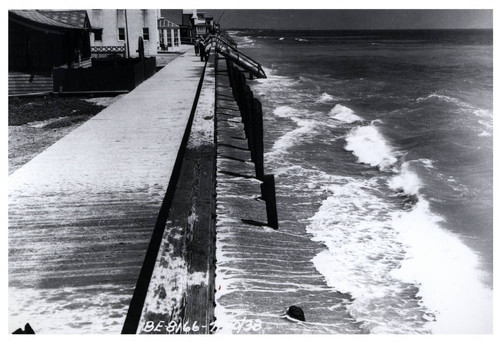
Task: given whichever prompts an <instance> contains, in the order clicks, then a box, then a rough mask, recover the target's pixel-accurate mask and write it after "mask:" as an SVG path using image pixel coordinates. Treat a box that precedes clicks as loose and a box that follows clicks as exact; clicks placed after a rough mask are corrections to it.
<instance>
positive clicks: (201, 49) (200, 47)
mask: <svg viewBox="0 0 500 342" xmlns="http://www.w3.org/2000/svg"><path fill="white" fill-rule="evenodd" d="M207 45H208V44H207V42H206V41H205V39H204V38H203V37H197V38H196V39H195V41H194V53H195V54H196V56H198V54H199V55H200V60H201V61H202V62H203V61H204V60H206V59H207V58H208V51H207Z"/></svg>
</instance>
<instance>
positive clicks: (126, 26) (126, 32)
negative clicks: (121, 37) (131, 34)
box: [125, 9, 130, 58]
mask: <svg viewBox="0 0 500 342" xmlns="http://www.w3.org/2000/svg"><path fill="white" fill-rule="evenodd" d="M125 34H126V35H127V58H130V44H129V42H128V21H127V10H126V9H125Z"/></svg>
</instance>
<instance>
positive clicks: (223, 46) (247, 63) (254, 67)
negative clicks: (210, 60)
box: [205, 35, 267, 78]
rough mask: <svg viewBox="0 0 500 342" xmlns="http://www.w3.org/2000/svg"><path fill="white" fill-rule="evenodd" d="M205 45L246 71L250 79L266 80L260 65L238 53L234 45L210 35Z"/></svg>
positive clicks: (218, 36) (220, 37) (222, 38)
mask: <svg viewBox="0 0 500 342" xmlns="http://www.w3.org/2000/svg"><path fill="white" fill-rule="evenodd" d="M205 44H206V45H207V46H208V45H209V44H212V45H215V51H216V52H218V53H220V54H222V55H223V56H224V57H226V58H227V59H229V60H231V61H232V62H233V63H235V64H237V65H238V66H240V67H242V68H243V69H245V70H247V71H248V72H249V73H250V77H253V76H255V77H257V78H267V76H266V73H265V72H264V69H263V68H262V65H261V64H260V63H258V62H256V61H255V60H253V59H252V58H251V57H249V56H247V55H245V54H244V53H243V52H241V51H239V50H238V48H237V45H236V43H232V42H230V41H228V40H227V39H225V38H224V37H222V36H220V35H212V36H210V37H209V38H208V39H207V40H205Z"/></svg>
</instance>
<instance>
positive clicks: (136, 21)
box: [87, 9, 160, 57]
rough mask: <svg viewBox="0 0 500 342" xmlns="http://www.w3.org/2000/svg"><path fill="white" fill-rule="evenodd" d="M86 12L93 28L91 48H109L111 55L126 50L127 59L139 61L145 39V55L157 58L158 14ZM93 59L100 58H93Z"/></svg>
mask: <svg viewBox="0 0 500 342" xmlns="http://www.w3.org/2000/svg"><path fill="white" fill-rule="evenodd" d="M87 12H88V16H89V19H90V23H91V24H92V28H93V30H92V31H93V32H92V34H91V37H90V43H91V45H92V47H101V48H108V49H109V51H113V49H112V48H113V47H124V48H125V52H124V54H125V56H126V57H138V56H139V52H138V48H139V37H142V39H143V42H144V55H145V56H151V57H154V56H156V54H157V51H158V49H159V48H160V41H159V32H158V16H159V13H160V12H159V10H155V9H127V10H125V9H90V10H87ZM95 50H96V48H94V51H95ZM117 51H121V50H119V49H118V50H117ZM93 57H97V56H94V54H93Z"/></svg>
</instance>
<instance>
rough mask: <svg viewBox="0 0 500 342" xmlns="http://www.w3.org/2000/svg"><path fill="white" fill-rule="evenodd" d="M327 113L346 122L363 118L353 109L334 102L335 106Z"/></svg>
mask: <svg viewBox="0 0 500 342" xmlns="http://www.w3.org/2000/svg"><path fill="white" fill-rule="evenodd" d="M326 95H328V94H326ZM329 114H330V116H331V117H332V118H334V119H336V120H339V121H343V122H347V123H353V122H356V121H361V120H363V119H362V118H360V117H359V116H357V115H356V114H354V111H353V110H352V109H351V108H349V107H346V106H343V105H341V104H336V105H335V107H333V108H332V109H331V110H330V113H329Z"/></svg>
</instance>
